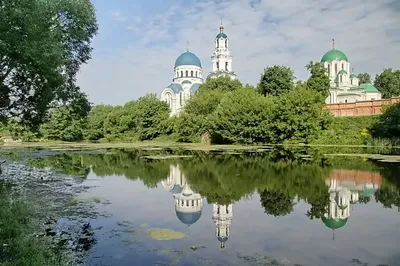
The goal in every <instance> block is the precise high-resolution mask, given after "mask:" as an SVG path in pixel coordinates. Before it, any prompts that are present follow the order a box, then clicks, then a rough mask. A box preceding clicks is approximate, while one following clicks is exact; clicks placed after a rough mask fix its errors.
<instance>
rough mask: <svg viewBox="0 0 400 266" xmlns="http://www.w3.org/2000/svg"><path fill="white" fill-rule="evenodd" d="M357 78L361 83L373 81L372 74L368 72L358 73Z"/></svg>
mask: <svg viewBox="0 0 400 266" xmlns="http://www.w3.org/2000/svg"><path fill="white" fill-rule="evenodd" d="M357 78H358V83H359V84H363V83H372V78H371V75H370V74H368V73H360V74H358V75H357Z"/></svg>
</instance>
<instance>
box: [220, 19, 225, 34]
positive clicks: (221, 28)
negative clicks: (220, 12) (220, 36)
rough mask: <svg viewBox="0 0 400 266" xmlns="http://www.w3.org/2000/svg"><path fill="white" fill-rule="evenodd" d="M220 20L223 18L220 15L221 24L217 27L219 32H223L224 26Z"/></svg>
mask: <svg viewBox="0 0 400 266" xmlns="http://www.w3.org/2000/svg"><path fill="white" fill-rule="evenodd" d="M222 22H223V18H222V17H221V26H220V27H219V32H220V33H223V32H224V26H223V24H222Z"/></svg>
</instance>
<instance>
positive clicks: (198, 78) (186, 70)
mask: <svg viewBox="0 0 400 266" xmlns="http://www.w3.org/2000/svg"><path fill="white" fill-rule="evenodd" d="M186 74H187V75H186ZM192 74H193V75H192ZM184 80H189V81H191V82H192V83H202V81H203V71H202V68H201V67H198V66H191V65H189V66H177V67H176V68H175V69H174V79H173V81H174V82H176V83H182V82H183V81H184Z"/></svg>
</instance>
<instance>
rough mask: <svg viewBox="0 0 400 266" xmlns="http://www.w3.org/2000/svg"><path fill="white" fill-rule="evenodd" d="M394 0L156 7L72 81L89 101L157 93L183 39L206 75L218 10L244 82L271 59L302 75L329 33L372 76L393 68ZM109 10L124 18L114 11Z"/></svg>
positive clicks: (397, 23)
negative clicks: (126, 39) (121, 43)
mask: <svg viewBox="0 0 400 266" xmlns="http://www.w3.org/2000/svg"><path fill="white" fill-rule="evenodd" d="M394 3H395V0H393V1H389V0H381V1H365V0H353V1H339V0H324V1H314V0H296V1H292V0H280V1H267V0H252V1H242V0H235V1H233V0H232V1H218V3H214V2H212V1H202V2H201V1H199V3H197V4H195V5H194V6H188V7H182V6H181V7H179V6H172V7H171V8H170V9H169V10H167V11H165V12H163V13H160V14H156V15H148V16H146V17H140V18H139V17H135V18H133V19H132V20H131V19H128V20H127V21H126V23H125V24H126V26H125V29H126V34H132V35H135V36H136V38H138V39H136V38H133V37H132V44H131V46H129V47H126V48H124V49H118V50H114V51H113V52H112V53H111V54H110V53H108V54H107V55H100V54H96V53H94V56H93V59H92V60H91V61H90V62H89V64H88V65H86V66H84V68H83V69H82V72H81V75H80V77H79V84H80V85H81V87H82V88H83V89H84V90H85V91H86V92H87V93H88V94H89V96H90V98H91V99H92V101H94V102H95V103H100V102H104V103H111V104H122V103H124V102H126V101H128V100H133V99H136V98H138V97H140V96H143V95H145V94H146V93H149V92H153V93H160V92H161V90H162V89H163V88H164V87H165V86H166V85H168V84H169V83H170V82H171V79H172V76H173V67H174V61H175V59H176V58H177V57H178V56H179V54H180V53H181V52H184V51H185V48H186V40H189V41H190V50H191V51H193V52H194V53H196V54H197V55H198V56H199V58H200V60H201V61H202V64H203V74H204V76H206V75H207V74H208V72H209V71H210V70H211V60H210V56H211V55H212V52H213V48H214V47H213V39H214V37H215V35H216V34H217V33H218V28H219V21H220V17H221V16H223V17H224V26H225V32H226V33H227V34H228V36H229V38H230V48H231V52H232V55H233V57H234V61H233V68H234V71H235V72H236V73H237V74H238V76H239V78H240V80H241V81H243V82H244V83H250V84H256V83H257V82H258V79H259V77H260V74H261V72H262V71H263V69H264V67H267V66H271V65H274V64H283V65H287V66H290V67H292V68H293V69H294V71H295V75H296V76H297V77H298V78H300V79H306V78H307V76H308V73H307V71H306V69H305V67H304V66H305V65H306V64H307V63H308V62H309V61H310V60H313V61H319V60H320V58H321V57H322V55H323V54H324V53H325V52H326V51H328V50H329V49H331V45H332V44H331V39H332V38H335V39H336V48H338V49H341V50H343V51H344V52H345V53H346V54H347V55H348V57H349V59H350V61H351V65H352V67H354V70H355V72H356V73H360V72H368V73H371V74H372V75H373V76H374V75H375V74H376V73H378V72H380V71H382V69H383V68H385V67H393V68H400V60H399V59H400V57H399V55H400V45H399V44H400V43H399V42H400V40H399V37H398V32H400V15H399V9H395V8H394V7H395V6H394ZM182 14H184V15H182ZM113 17H114V18H120V19H119V20H120V21H121V20H122V19H121V18H125V16H124V15H123V14H121V13H118V12H117V13H115V14H113ZM101 26H102V25H101V24H100V29H101ZM100 34H102V33H101V32H100ZM396 42H397V43H396Z"/></svg>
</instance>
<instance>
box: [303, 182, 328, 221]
mask: <svg viewBox="0 0 400 266" xmlns="http://www.w3.org/2000/svg"><path fill="white" fill-rule="evenodd" d="M307 201H308V203H309V204H310V205H311V208H310V209H309V210H308V211H307V214H306V215H307V217H308V218H310V219H311V220H312V219H320V218H322V217H323V216H324V215H325V213H326V211H327V209H328V204H329V192H328V187H325V188H324V189H322V190H320V191H315V194H313V195H311V196H310V197H309V198H308V199H307Z"/></svg>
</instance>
